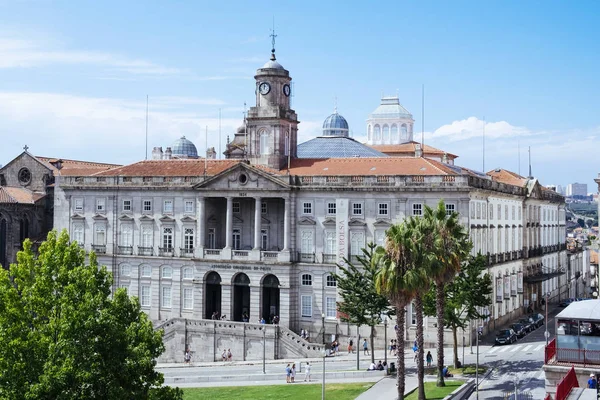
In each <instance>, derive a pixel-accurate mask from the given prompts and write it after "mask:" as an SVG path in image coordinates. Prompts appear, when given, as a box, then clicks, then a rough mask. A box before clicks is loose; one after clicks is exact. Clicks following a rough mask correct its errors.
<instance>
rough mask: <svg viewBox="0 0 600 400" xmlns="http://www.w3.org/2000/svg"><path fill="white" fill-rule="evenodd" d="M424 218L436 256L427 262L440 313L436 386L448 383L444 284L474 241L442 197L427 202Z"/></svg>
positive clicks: (459, 264)
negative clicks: (433, 203)
mask: <svg viewBox="0 0 600 400" xmlns="http://www.w3.org/2000/svg"><path fill="white" fill-rule="evenodd" d="M423 218H424V219H425V221H426V224H427V226H428V229H429V230H430V233H431V235H432V236H433V238H434V244H433V247H432V248H433V250H432V251H433V253H434V255H435V257H434V260H433V261H432V262H430V263H429V264H428V269H429V271H428V274H429V276H430V277H431V279H432V281H433V282H434V283H435V289H436V315H437V329H438V332H437V368H438V378H437V386H445V383H444V375H443V373H442V371H443V369H444V326H445V322H444V308H445V300H446V298H445V297H444V296H445V286H446V284H447V283H448V282H452V281H453V280H454V278H455V277H456V274H457V273H458V271H460V266H461V264H462V262H463V261H464V260H465V259H466V258H467V257H468V255H469V251H471V247H472V244H471V242H470V240H469V236H468V234H467V231H466V229H465V227H464V226H462V225H461V224H460V222H459V220H458V213H456V212H452V213H451V214H450V215H448V212H447V211H446V205H445V204H444V201H443V200H441V201H440V202H439V203H438V205H437V207H436V208H435V209H432V208H430V207H427V206H425V211H424V216H423Z"/></svg>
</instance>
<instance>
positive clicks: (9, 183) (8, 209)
mask: <svg viewBox="0 0 600 400" xmlns="http://www.w3.org/2000/svg"><path fill="white" fill-rule="evenodd" d="M116 166H117V165H115V164H101V163H93V162H85V161H75V160H61V159H57V158H49V157H36V156H33V155H32V154H30V153H29V152H28V147H27V146H25V147H24V151H23V152H22V153H21V154H20V155H19V156H17V157H16V158H15V159H13V160H12V161H10V162H9V163H8V164H6V165H5V166H4V167H2V168H0V265H2V266H3V267H4V268H8V266H9V265H10V263H13V262H15V261H16V256H17V252H18V251H19V250H20V249H22V244H23V241H24V240H25V239H27V238H30V239H32V240H33V241H34V242H39V241H40V240H43V239H45V237H46V234H47V233H48V231H49V230H51V229H52V224H53V219H54V215H53V212H54V201H53V198H54V182H55V178H56V176H58V175H69V174H75V175H77V176H85V175H90V174H93V173H96V172H99V171H103V170H106V169H110V168H114V167H116Z"/></svg>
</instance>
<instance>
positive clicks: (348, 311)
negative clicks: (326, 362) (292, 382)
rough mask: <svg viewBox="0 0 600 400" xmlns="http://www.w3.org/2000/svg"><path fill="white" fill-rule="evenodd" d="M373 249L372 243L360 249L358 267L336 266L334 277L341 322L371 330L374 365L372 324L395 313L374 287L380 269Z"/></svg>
mask: <svg viewBox="0 0 600 400" xmlns="http://www.w3.org/2000/svg"><path fill="white" fill-rule="evenodd" d="M376 247H377V246H376V245H375V244H373V243H369V244H368V245H367V248H366V249H362V252H363V255H362V256H358V257H357V260H358V262H359V263H360V264H361V268H359V267H357V266H355V265H354V264H353V263H351V262H349V261H348V260H347V259H344V261H345V263H346V264H345V266H342V265H338V268H339V269H340V270H341V271H342V273H341V274H333V275H334V276H335V279H336V281H337V287H338V289H339V293H340V297H341V298H342V301H341V302H338V303H337V309H338V311H339V312H340V313H341V315H342V317H341V320H342V321H345V322H350V323H351V324H354V325H356V326H358V327H359V328H360V327H361V326H363V325H366V326H369V327H370V328H371V332H370V335H369V337H370V342H371V362H372V363H374V362H375V352H374V351H373V350H375V347H374V339H373V338H374V330H375V325H377V324H380V323H381V317H382V315H388V316H390V315H393V314H394V313H395V311H394V310H393V309H392V308H391V307H390V302H389V300H388V298H387V297H385V296H383V295H381V294H379V293H378V292H377V290H376V288H375V276H376V275H377V271H378V270H379V268H380V267H379V262H378V261H377V259H376V258H375V257H374V252H375V248H376ZM356 345H357V346H358V345H359V343H357V344H356Z"/></svg>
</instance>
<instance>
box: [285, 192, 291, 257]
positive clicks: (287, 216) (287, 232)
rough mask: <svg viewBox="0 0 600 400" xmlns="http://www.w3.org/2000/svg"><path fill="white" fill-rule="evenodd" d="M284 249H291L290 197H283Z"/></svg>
mask: <svg viewBox="0 0 600 400" xmlns="http://www.w3.org/2000/svg"><path fill="white" fill-rule="evenodd" d="M283 201H284V209H283V251H290V234H291V232H290V228H291V224H290V199H285V198H284V199H283Z"/></svg>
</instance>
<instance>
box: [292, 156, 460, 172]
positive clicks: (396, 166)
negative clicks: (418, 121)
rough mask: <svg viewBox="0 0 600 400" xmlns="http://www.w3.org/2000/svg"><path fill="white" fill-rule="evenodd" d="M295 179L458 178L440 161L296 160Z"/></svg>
mask: <svg viewBox="0 0 600 400" xmlns="http://www.w3.org/2000/svg"><path fill="white" fill-rule="evenodd" d="M290 173H291V174H292V175H304V176H307V175H322V176H325V175H458V174H457V173H456V172H455V171H453V170H452V169H451V168H449V167H448V165H446V164H443V163H441V162H439V161H435V160H430V159H427V158H423V157H420V158H414V157H412V158H409V157H406V158H405V157H389V158H383V157H378V158H362V157H361V158H326V159H306V158H304V159H294V160H292V162H291V168H290Z"/></svg>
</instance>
